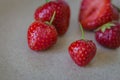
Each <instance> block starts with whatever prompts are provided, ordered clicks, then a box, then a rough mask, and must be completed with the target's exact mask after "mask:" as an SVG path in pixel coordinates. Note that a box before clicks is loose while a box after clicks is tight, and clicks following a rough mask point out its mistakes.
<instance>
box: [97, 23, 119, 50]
mask: <svg viewBox="0 0 120 80" xmlns="http://www.w3.org/2000/svg"><path fill="white" fill-rule="evenodd" d="M95 38H96V40H97V42H98V43H99V44H101V45H102V46H104V47H107V48H112V49H115V48H118V47H120V24H116V26H112V27H111V28H110V29H106V30H105V31H104V32H102V31H101V30H98V31H97V32H96V33H95Z"/></svg>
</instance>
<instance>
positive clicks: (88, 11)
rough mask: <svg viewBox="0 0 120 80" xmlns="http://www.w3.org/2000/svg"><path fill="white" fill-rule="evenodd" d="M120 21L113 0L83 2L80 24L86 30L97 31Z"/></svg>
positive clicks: (83, 0)
mask: <svg viewBox="0 0 120 80" xmlns="http://www.w3.org/2000/svg"><path fill="white" fill-rule="evenodd" d="M118 19H119V12H118V10H117V9H116V8H115V7H114V6H113V5H112V4H111V0H92V1H91V0H82V4H81V8H80V12H79V22H81V24H82V25H83V28H84V29H86V30H95V29H96V28H98V27H100V26H102V25H103V24H105V23H107V22H111V21H113V20H118Z"/></svg>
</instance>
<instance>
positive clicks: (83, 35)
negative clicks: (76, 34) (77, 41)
mask: <svg viewBox="0 0 120 80" xmlns="http://www.w3.org/2000/svg"><path fill="white" fill-rule="evenodd" d="M80 29H81V32H82V37H81V39H85V34H84V30H83V27H82V25H81V23H80Z"/></svg>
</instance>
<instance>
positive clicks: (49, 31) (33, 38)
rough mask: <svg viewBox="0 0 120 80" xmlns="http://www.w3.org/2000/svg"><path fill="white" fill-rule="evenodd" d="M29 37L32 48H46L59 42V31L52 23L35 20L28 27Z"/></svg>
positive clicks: (36, 49)
mask: <svg viewBox="0 0 120 80" xmlns="http://www.w3.org/2000/svg"><path fill="white" fill-rule="evenodd" d="M27 39H28V45H29V47H30V48H31V49H32V50H35V51H42V50H46V49H48V48H50V47H51V46H53V45H54V44H55V43H56V42H57V31H56V29H55V27H54V26H52V25H48V24H45V23H43V22H41V21H35V22H33V23H32V24H31V25H30V26H29V28H28V33H27Z"/></svg>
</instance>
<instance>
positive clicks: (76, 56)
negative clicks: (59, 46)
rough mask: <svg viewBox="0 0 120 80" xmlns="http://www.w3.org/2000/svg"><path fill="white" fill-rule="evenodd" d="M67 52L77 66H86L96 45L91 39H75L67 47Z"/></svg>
mask: <svg viewBox="0 0 120 80" xmlns="http://www.w3.org/2000/svg"><path fill="white" fill-rule="evenodd" d="M68 50H69V54H70V56H71V58H72V59H73V61H74V62H75V63H76V64H77V65H79V66H86V65H87V64H88V63H90V62H91V60H92V59H93V58H94V56H95V54H96V45H95V44H94V43H93V42H92V41H91V40H84V39H83V38H82V39H81V40H77V41H75V42H73V43H72V44H71V45H70V46H69V48H68Z"/></svg>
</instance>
